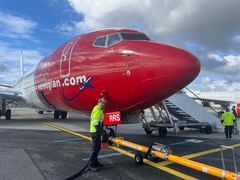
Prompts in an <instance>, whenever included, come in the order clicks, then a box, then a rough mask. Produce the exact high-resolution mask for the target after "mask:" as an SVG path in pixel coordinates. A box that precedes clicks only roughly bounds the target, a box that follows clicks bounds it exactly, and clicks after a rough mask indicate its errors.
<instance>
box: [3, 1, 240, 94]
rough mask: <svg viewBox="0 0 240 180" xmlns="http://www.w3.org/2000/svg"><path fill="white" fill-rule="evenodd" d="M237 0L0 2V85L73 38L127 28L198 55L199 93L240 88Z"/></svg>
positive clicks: (239, 5) (239, 40)
mask: <svg viewBox="0 0 240 180" xmlns="http://www.w3.org/2000/svg"><path fill="white" fill-rule="evenodd" d="M239 8H240V1H238V0H231V1H225V0H212V1H208V0H201V1H191V0H168V1H165V0H158V1H157V0H131V1H129V0H91V1H89V0H51V1H48V0H41V1H32V0H21V1H19V0H11V1H4V0H0V84H9V85H12V84H14V82H15V81H16V80H17V79H18V75H19V56H20V51H21V49H23V53H24V61H25V62H24V68H25V70H26V71H27V70H29V69H30V68H31V67H33V66H34V64H36V63H37V62H39V60H40V59H41V58H43V57H44V56H46V55H47V54H48V53H49V52H51V51H52V50H54V49H55V48H57V47H58V46H59V45H61V44H62V43H64V42H65V41H67V40H68V39H70V38H72V37H74V36H76V35H78V34H82V33H86V32H88V31H92V30H97V29H102V28H110V27H128V28H135V29H139V30H141V31H144V32H145V33H146V34H148V36H150V38H152V39H153V40H155V41H158V42H162V43H169V44H173V45H176V46H179V47H182V48H185V49H187V50H189V51H190V52H192V53H194V54H195V55H196V56H197V57H198V58H199V59H200V60H201V64H202V71H201V73H200V75H199V77H198V78H197V79H196V80H195V81H194V82H193V83H192V84H191V85H190V86H189V87H190V88H192V89H194V90H201V91H220V90H240V85H238V84H239V83H238V82H239V80H240V71H239V69H240V52H239V49H240V21H239V17H240V11H239Z"/></svg>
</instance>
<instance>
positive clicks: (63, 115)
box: [60, 111, 68, 119]
mask: <svg viewBox="0 0 240 180" xmlns="http://www.w3.org/2000/svg"><path fill="white" fill-rule="evenodd" d="M60 115H61V118H62V119H67V117H68V112H67V111H61V112H60Z"/></svg>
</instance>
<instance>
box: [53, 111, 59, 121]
mask: <svg viewBox="0 0 240 180" xmlns="http://www.w3.org/2000/svg"><path fill="white" fill-rule="evenodd" d="M53 116H54V119H59V116H60V112H59V111H57V110H55V111H54V114H53Z"/></svg>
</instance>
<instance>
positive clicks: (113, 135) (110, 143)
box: [108, 128, 116, 145]
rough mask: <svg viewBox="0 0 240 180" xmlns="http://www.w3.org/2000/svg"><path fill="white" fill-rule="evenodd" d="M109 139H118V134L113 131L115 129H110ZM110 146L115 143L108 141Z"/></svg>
mask: <svg viewBox="0 0 240 180" xmlns="http://www.w3.org/2000/svg"><path fill="white" fill-rule="evenodd" d="M108 136H109V137H113V138H115V137H116V134H115V131H114V130H113V128H109V135H108ZM108 144H109V145H113V142H112V141H108Z"/></svg>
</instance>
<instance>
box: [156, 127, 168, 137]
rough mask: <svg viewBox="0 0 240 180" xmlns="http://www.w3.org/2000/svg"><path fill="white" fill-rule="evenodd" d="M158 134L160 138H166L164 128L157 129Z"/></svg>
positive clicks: (165, 129)
mask: <svg viewBox="0 0 240 180" xmlns="http://www.w3.org/2000/svg"><path fill="white" fill-rule="evenodd" d="M158 133H159V136H160V137H166V136H167V128H165V127H160V128H159V129H158Z"/></svg>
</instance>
